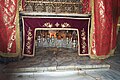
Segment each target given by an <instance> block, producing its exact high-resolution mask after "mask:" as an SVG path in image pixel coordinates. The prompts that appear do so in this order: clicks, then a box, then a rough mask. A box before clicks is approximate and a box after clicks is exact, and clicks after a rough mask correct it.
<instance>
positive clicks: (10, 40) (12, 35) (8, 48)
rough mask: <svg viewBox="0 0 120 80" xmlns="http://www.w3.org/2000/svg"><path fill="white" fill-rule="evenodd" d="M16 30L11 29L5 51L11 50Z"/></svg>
mask: <svg viewBox="0 0 120 80" xmlns="http://www.w3.org/2000/svg"><path fill="white" fill-rule="evenodd" d="M15 35H16V31H15V30H13V32H12V34H11V36H10V39H9V43H8V47H7V51H8V52H10V51H11V48H12V45H13V42H14V41H15V39H16V36H15Z"/></svg>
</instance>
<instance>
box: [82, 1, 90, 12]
mask: <svg viewBox="0 0 120 80" xmlns="http://www.w3.org/2000/svg"><path fill="white" fill-rule="evenodd" d="M90 12H91V0H82V14H90Z"/></svg>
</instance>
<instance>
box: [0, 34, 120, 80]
mask: <svg viewBox="0 0 120 80" xmlns="http://www.w3.org/2000/svg"><path fill="white" fill-rule="evenodd" d="M0 80H120V32H119V34H118V40H117V47H116V50H115V55H114V56H111V57H109V58H107V59H105V60H93V59H90V58H89V57H88V56H84V57H79V56H78V54H77V52H76V51H74V50H68V49H64V50H63V49H58V48H41V49H36V55H35V57H33V58H28V57H23V58H22V59H21V60H19V61H16V62H10V63H8V64H0Z"/></svg>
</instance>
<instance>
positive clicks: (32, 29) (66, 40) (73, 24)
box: [21, 13, 90, 56]
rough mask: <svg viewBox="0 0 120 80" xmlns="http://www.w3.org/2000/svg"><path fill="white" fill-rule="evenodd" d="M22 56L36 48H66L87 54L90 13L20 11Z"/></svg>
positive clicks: (31, 54) (30, 53)
mask: <svg viewBox="0 0 120 80" xmlns="http://www.w3.org/2000/svg"><path fill="white" fill-rule="evenodd" d="M21 14H22V25H23V52H22V54H23V55H24V56H34V55H35V50H36V48H43V47H45V48H61V49H62V48H67V49H72V50H73V51H77V53H78V55H82V56H83V55H89V30H90V15H87V14H84V15H83V14H82V15H80V14H77V15H72V14H69V15H68V14H67V15H65V14H64V15H63V14H57V15H56V14H47V15H46V14H40V13H21Z"/></svg>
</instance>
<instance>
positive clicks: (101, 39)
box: [91, 0, 119, 59]
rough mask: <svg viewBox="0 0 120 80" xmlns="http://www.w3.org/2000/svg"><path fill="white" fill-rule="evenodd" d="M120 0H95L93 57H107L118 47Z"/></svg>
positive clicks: (93, 8) (93, 9)
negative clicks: (119, 10)
mask: <svg viewBox="0 0 120 80" xmlns="http://www.w3.org/2000/svg"><path fill="white" fill-rule="evenodd" d="M118 1H119V0H109V1H107V0H93V4H94V5H92V6H93V7H92V11H93V13H92V19H93V21H92V24H93V25H92V32H91V33H92V44H91V57H92V58H101V59H104V58H107V57H108V56H110V55H111V54H112V50H113V49H114V48H115V47H116V35H117V33H116V31H117V21H118Z"/></svg>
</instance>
